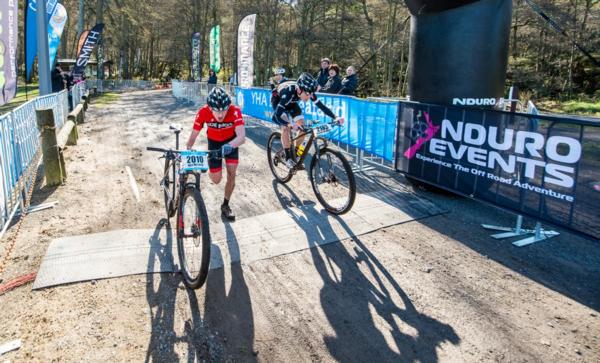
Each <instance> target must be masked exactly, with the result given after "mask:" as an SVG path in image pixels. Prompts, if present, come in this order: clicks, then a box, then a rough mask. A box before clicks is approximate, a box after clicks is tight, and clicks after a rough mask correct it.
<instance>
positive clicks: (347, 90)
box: [339, 66, 358, 96]
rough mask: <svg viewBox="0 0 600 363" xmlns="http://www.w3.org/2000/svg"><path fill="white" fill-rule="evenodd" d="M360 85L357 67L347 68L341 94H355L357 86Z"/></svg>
mask: <svg viewBox="0 0 600 363" xmlns="http://www.w3.org/2000/svg"><path fill="white" fill-rule="evenodd" d="M357 87H358V77H357V76H356V69H354V67H353V66H349V67H348V68H346V77H344V79H342V89H340V92H339V94H341V95H349V96H354V93H355V92H356V88H357Z"/></svg>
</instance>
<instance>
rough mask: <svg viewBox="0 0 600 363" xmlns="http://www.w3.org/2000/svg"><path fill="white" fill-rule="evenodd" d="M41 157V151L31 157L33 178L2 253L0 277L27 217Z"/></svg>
mask: <svg viewBox="0 0 600 363" xmlns="http://www.w3.org/2000/svg"><path fill="white" fill-rule="evenodd" d="M40 157H41V151H39V150H38V151H37V152H36V154H35V155H34V157H33V160H32V163H31V167H33V168H34V171H33V178H32V179H31V184H30V185H29V191H28V192H27V195H26V196H25V203H24V206H23V210H21V216H20V217H19V222H18V223H17V227H16V230H15V233H13V234H12V235H11V236H10V237H9V238H8V240H7V242H6V243H7V247H6V250H5V253H4V257H3V258H2V260H0V276H2V273H3V272H4V269H5V268H6V264H7V263H8V259H9V258H10V255H11V254H12V252H13V250H14V248H15V245H16V242H17V237H18V236H19V232H20V231H21V225H22V224H23V220H24V219H25V216H26V215H27V210H28V209H29V204H30V203H31V196H32V195H33V188H34V186H35V181H36V179H37V172H38V162H39V159H40Z"/></svg>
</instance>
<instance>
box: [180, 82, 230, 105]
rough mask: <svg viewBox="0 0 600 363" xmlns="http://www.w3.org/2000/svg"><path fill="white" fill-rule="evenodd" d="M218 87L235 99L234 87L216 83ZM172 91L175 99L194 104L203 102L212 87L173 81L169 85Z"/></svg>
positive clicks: (204, 84)
mask: <svg viewBox="0 0 600 363" xmlns="http://www.w3.org/2000/svg"><path fill="white" fill-rule="evenodd" d="M217 85H218V86H220V87H223V88H224V89H225V91H227V93H229V95H230V96H232V97H234V98H235V86H233V85H231V84H228V83H217ZM171 86H172V89H173V96H174V97H175V98H179V99H183V100H186V101H191V102H194V103H200V102H202V101H204V98H205V97H206V96H208V92H210V90H211V89H212V87H214V85H212V84H208V83H206V82H184V81H173V82H172V83H171Z"/></svg>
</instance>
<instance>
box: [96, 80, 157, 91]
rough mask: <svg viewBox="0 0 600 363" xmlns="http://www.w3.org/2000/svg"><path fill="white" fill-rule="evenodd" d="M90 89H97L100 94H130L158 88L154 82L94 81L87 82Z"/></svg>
mask: <svg viewBox="0 0 600 363" xmlns="http://www.w3.org/2000/svg"><path fill="white" fill-rule="evenodd" d="M85 85H86V87H87V88H88V89H92V88H96V90H97V91H98V92H100V93H104V92H129V91H143V90H151V89H154V88H155V87H156V85H155V83H154V82H153V81H142V80H132V79H120V80H117V79H108V80H107V79H104V80H100V79H92V80H87V81H85Z"/></svg>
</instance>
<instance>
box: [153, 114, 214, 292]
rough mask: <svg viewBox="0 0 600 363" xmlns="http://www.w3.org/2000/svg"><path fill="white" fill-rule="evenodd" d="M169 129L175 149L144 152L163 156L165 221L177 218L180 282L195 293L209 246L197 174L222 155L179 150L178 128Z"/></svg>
mask: <svg viewBox="0 0 600 363" xmlns="http://www.w3.org/2000/svg"><path fill="white" fill-rule="evenodd" d="M169 129H170V130H172V131H173V132H174V133H175V149H164V148H158V147H150V146H149V147H147V148H146V150H148V151H157V152H161V153H163V155H162V156H161V157H160V158H164V159H165V167H164V174H163V177H162V179H161V181H160V185H161V187H162V190H163V196H164V200H165V210H166V212H167V219H169V218H170V217H173V216H174V215H175V214H177V224H176V228H177V250H178V254H179V263H180V265H181V273H182V275H183V281H184V283H185V285H186V286H188V287H189V288H191V289H197V288H199V287H200V286H202V285H203V284H204V282H205V281H206V276H207V275H208V265H209V263H210V244H211V238H210V229H209V226H208V215H207V213H206V206H205V205H204V200H203V199H202V194H201V193H200V173H204V172H206V171H207V170H208V159H209V158H211V157H212V158H222V154H221V151H220V150H212V151H201V150H178V149H179V133H180V132H181V126H179V125H176V124H171V125H170V126H169ZM191 177H193V179H192V178H191ZM188 179H191V181H190V180H188Z"/></svg>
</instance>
